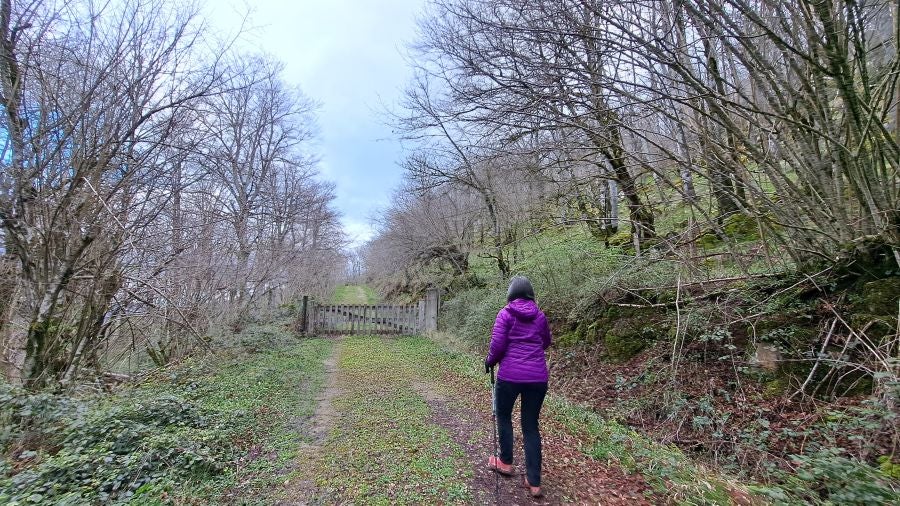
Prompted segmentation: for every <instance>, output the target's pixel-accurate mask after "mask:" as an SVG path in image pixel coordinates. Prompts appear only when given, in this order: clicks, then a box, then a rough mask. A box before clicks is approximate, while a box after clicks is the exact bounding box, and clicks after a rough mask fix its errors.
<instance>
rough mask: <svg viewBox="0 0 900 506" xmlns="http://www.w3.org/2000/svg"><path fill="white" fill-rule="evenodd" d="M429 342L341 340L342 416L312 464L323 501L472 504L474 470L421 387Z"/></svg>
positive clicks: (336, 401)
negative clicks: (436, 419)
mask: <svg viewBox="0 0 900 506" xmlns="http://www.w3.org/2000/svg"><path fill="white" fill-rule="evenodd" d="M421 343H422V340H421V339H414V338H402V339H397V340H388V339H379V338H374V337H358V338H352V339H346V340H344V341H343V342H342V343H341V344H340V352H339V366H340V369H341V378H342V382H341V389H342V393H341V395H339V396H338V397H337V398H335V399H334V401H333V406H334V409H335V410H336V411H337V412H338V413H339V414H340V416H339V417H338V421H337V422H336V425H335V426H334V427H333V428H332V431H331V433H330V434H329V436H328V438H327V439H326V441H325V442H324V449H323V451H322V452H321V456H320V457H318V458H319V459H320V460H319V461H317V462H314V463H312V466H311V469H310V471H311V472H312V473H314V475H315V483H316V488H317V489H318V493H319V494H320V496H321V497H320V498H319V499H321V500H323V501H327V502H331V503H341V504H346V503H350V504H435V503H441V504H467V503H470V502H471V497H472V496H471V491H470V490H469V488H468V485H467V483H468V481H469V479H470V478H471V468H470V466H469V465H468V462H467V461H466V457H465V454H464V452H463V449H462V448H461V447H460V446H459V445H457V444H456V443H455V442H454V441H453V439H452V438H451V435H450V434H449V433H448V432H447V430H446V429H444V428H443V427H440V426H438V425H435V424H433V423H431V422H430V421H429V416H430V409H429V406H428V404H427V402H426V401H425V399H424V398H423V396H422V394H421V392H419V391H417V390H416V388H415V386H416V385H415V382H416V378H419V377H421V372H422V369H421V367H420V366H421V364H420V363H418V362H417V361H416V360H414V359H413V357H414V356H416V354H417V349H419V348H420V347H421V346H422V344H421Z"/></svg>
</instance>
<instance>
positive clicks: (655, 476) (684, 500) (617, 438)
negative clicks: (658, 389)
mask: <svg viewBox="0 0 900 506" xmlns="http://www.w3.org/2000/svg"><path fill="white" fill-rule="evenodd" d="M548 407H549V408H550V411H551V412H552V416H553V417H554V418H555V419H556V420H557V421H559V422H560V423H562V424H563V425H564V426H565V427H566V428H567V429H568V430H569V431H570V432H572V433H573V434H576V435H578V436H580V437H581V439H582V440H583V441H584V442H585V443H584V444H583V445H582V447H581V448H580V449H581V451H582V452H583V453H584V454H586V455H588V456H590V457H591V458H594V459H597V460H601V461H614V462H617V463H618V464H619V465H621V466H622V467H624V468H625V469H626V470H628V471H629V472H632V473H640V474H641V475H643V476H644V478H645V479H646V480H647V483H648V484H649V485H650V487H651V488H652V489H653V491H654V492H655V493H657V494H660V495H664V496H666V497H668V498H669V499H670V500H671V501H673V502H675V503H677V504H722V505H727V504H731V502H732V501H731V495H730V492H729V491H730V490H734V489H737V488H738V486H737V485H736V484H735V482H734V480H731V479H729V478H727V477H724V476H722V475H719V474H716V473H714V472H712V471H710V470H707V469H705V468H703V467H702V466H700V465H698V464H696V463H694V462H692V461H691V460H690V459H689V458H688V457H687V456H685V455H684V453H683V452H682V451H681V450H679V449H678V448H676V447H674V446H670V445H662V444H659V443H656V442H655V441H652V440H650V439H648V438H646V437H644V436H642V435H641V434H639V433H637V432H636V431H634V430H632V429H630V428H628V427H626V426H624V425H621V424H619V423H618V422H616V421H615V420H610V419H607V418H604V417H602V416H600V415H599V414H597V413H595V412H593V411H591V410H588V409H585V408H583V407H581V406H578V405H575V404H573V403H570V402H568V401H567V400H566V399H565V398H564V397H562V396H551V397H550V399H549V400H548Z"/></svg>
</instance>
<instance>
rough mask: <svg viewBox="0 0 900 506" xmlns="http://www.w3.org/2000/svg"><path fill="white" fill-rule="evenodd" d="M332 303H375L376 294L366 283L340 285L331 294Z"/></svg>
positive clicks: (376, 299) (376, 300)
mask: <svg viewBox="0 0 900 506" xmlns="http://www.w3.org/2000/svg"><path fill="white" fill-rule="evenodd" d="M331 302H332V304H375V303H376V302H378V294H376V293H375V290H373V289H372V287H370V286H366V285H341V286H339V287H337V288H335V290H334V294H333V295H332V296H331Z"/></svg>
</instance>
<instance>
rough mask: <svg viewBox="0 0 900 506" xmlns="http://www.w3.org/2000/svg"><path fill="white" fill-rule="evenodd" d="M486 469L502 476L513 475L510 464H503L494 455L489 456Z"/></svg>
mask: <svg viewBox="0 0 900 506" xmlns="http://www.w3.org/2000/svg"><path fill="white" fill-rule="evenodd" d="M488 469H491V470H493V471H496V472H498V473H500V474H502V475H504V476H512V474H513V466H512V464H504V463H503V461H502V460H500V457H497V456H496V455H491V456H490V457H488Z"/></svg>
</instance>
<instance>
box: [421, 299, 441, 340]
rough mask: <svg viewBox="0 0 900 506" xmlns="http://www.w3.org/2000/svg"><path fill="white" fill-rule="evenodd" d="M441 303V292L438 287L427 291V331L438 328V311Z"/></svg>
mask: <svg viewBox="0 0 900 506" xmlns="http://www.w3.org/2000/svg"><path fill="white" fill-rule="evenodd" d="M440 305H441V292H440V290H439V289H438V288H429V289H428V291H427V292H425V332H434V331H436V330H437V320H438V311H439V310H440Z"/></svg>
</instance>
